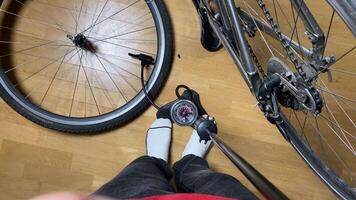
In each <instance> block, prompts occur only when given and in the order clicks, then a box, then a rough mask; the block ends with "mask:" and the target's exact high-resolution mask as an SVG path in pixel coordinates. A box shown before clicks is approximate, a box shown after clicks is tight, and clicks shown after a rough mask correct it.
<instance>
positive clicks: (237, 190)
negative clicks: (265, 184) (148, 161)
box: [173, 155, 258, 200]
mask: <svg viewBox="0 0 356 200" xmlns="http://www.w3.org/2000/svg"><path fill="white" fill-rule="evenodd" d="M173 169H174V175H175V179H176V185H177V187H178V189H179V190H180V191H182V192H187V193H201V194H209V195H215V196H221V197H228V198H238V199H240V200H255V199H258V198H257V197H256V196H255V195H254V194H253V193H252V192H251V191H249V190H248V189H247V188H246V187H245V186H244V185H242V184H241V183H240V182H239V181H238V180H237V179H235V178H234V177H232V176H230V175H227V174H223V173H216V172H213V171H212V170H210V169H209V165H208V162H207V161H206V160H204V159H202V158H200V157H197V156H194V155H187V156H185V157H184V158H182V159H181V160H180V161H178V162H177V163H175V164H174V167H173Z"/></svg>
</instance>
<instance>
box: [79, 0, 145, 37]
mask: <svg viewBox="0 0 356 200" xmlns="http://www.w3.org/2000/svg"><path fill="white" fill-rule="evenodd" d="M139 1H140V0H137V1H135V2H134V3H131V4H130V5H128V6H126V7H125V8H123V9H121V10H119V11H117V12H115V13H114V14H112V15H110V16H109V17H106V18H104V19H103V20H101V21H99V22H97V23H95V24H93V25H91V26H89V27H88V28H87V29H85V30H84V31H82V32H81V33H82V34H83V33H85V32H86V31H88V30H89V29H92V28H94V27H95V26H97V25H99V24H101V23H103V22H105V21H106V20H108V19H110V18H111V17H113V16H115V15H117V14H120V13H121V12H123V11H125V10H126V9H128V8H130V7H131V6H133V5H135V4H136V3H138V2H139Z"/></svg>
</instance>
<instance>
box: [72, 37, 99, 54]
mask: <svg viewBox="0 0 356 200" xmlns="http://www.w3.org/2000/svg"><path fill="white" fill-rule="evenodd" d="M67 38H69V39H70V40H71V41H72V42H73V44H74V45H75V46H76V47H79V48H81V49H83V50H87V51H90V52H92V53H95V52H96V48H95V46H94V44H93V43H92V42H91V41H90V40H88V38H87V37H86V36H85V35H83V34H82V33H79V34H77V35H75V36H73V35H67Z"/></svg>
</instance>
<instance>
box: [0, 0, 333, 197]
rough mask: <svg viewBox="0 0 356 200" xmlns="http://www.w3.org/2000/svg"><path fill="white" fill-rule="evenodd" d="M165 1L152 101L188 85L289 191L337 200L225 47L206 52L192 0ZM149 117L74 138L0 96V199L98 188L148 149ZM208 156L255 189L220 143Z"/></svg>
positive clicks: (180, 132)
mask: <svg viewBox="0 0 356 200" xmlns="http://www.w3.org/2000/svg"><path fill="white" fill-rule="evenodd" d="M43 2H46V1H43ZM165 2H166V4H167V6H168V8H169V11H170V14H171V17H172V21H173V24H174V32H175V58H174V63H173V67H172V72H171V74H170V77H169V80H168V82H167V84H166V86H165V88H164V90H163V92H162V93H161V95H160V96H159V98H158V100H157V102H158V103H159V104H163V103H164V102H168V101H170V100H172V99H174V95H175V94H174V89H175V87H176V86H177V85H178V84H186V85H188V86H190V87H191V88H193V89H195V90H196V91H198V92H199V93H200V95H201V98H202V102H203V104H204V105H205V107H206V109H207V110H208V112H209V113H211V114H212V115H213V116H215V118H216V120H217V123H218V127H219V135H220V136H221V138H223V139H224V140H225V141H226V142H227V143H228V144H230V145H231V146H232V148H233V149H234V150H236V151H237V152H238V153H239V154H241V155H242V156H243V157H245V158H246V159H247V160H248V161H250V162H251V163H252V164H253V165H254V166H255V167H256V168H257V169H258V170H260V172H262V173H263V174H264V175H265V176H266V177H267V178H268V179H270V180H271V181H272V182H273V183H274V184H276V185H277V186H278V187H279V188H280V189H281V190H282V191H283V192H284V193H285V194H287V196H289V197H290V198H291V199H305V200H312V199H314V200H319V199H323V200H327V199H335V198H336V197H335V196H334V195H333V194H332V193H331V192H330V191H329V190H328V188H327V187H326V186H325V185H324V184H323V183H322V182H321V181H320V179H319V178H318V177H317V176H316V175H315V174H314V173H313V172H312V171H311V170H310V169H309V168H308V167H307V166H306V164H305V163H304V162H303V161H302V160H301V159H300V157H299V156H298V155H297V154H296V152H294V150H293V149H292V148H291V146H290V145H289V144H288V143H287V142H286V141H285V140H284V139H283V138H282V136H281V135H280V134H279V132H278V130H277V129H276V128H275V127H274V126H272V125H270V124H269V123H268V122H267V121H266V119H265V118H264V117H263V115H262V114H261V112H260V111H259V109H258V108H257V107H256V106H255V104H256V101H255V100H254V98H253V97H252V95H251V94H250V92H249V90H248V88H247V87H246V86H245V83H244V81H243V79H242V77H241V76H240V75H239V73H238V71H237V69H236V67H235V66H234V64H233V62H232V60H231V59H230V57H229V56H228V54H227V52H226V51H224V50H221V51H219V52H215V53H210V52H207V51H205V50H204V49H203V48H202V47H201V44H200V31H199V20H198V16H197V14H196V12H195V8H194V7H193V5H192V3H191V1H190V0H169V1H165ZM154 118H155V110H154V109H153V108H152V107H151V108H150V109H149V110H147V111H146V112H145V113H144V114H143V115H141V116H140V117H139V118H137V119H136V120H134V121H133V122H132V123H130V124H128V125H126V126H124V127H121V128H118V129H116V130H113V131H110V132H108V133H105V134H101V135H93V136H75V135H68V134H63V133H59V132H55V131H52V130H48V129H45V128H42V127H40V126H38V125H36V124H33V123H31V122H29V121H28V120H26V119H25V118H23V117H21V116H20V115H19V114H17V113H16V112H14V111H13V110H12V109H11V108H9V106H8V105H7V104H5V103H4V102H3V101H1V103H0V199H1V200H22V199H28V198H30V197H33V196H35V195H38V194H43V193H47V192H53V191H78V192H83V193H88V194H89V193H91V192H93V191H95V190H96V189H97V188H98V187H100V186H101V185H102V184H104V183H105V182H107V181H108V180H110V179H111V178H112V177H113V176H115V175H116V174H117V173H118V172H119V171H120V170H122V169H123V168H124V167H125V166H126V165H127V164H128V163H130V162H131V161H132V160H134V159H135V158H137V157H138V156H141V155H143V154H144V153H145V133H146V130H147V128H148V127H149V126H150V124H151V123H152V122H153V120H154ZM190 133H191V130H190V128H181V127H175V128H174V133H173V143H172V152H171V153H172V154H171V158H172V159H171V160H172V161H171V162H174V161H177V160H178V159H179V158H180V154H181V152H182V151H183V148H184V145H185V143H186V142H187V140H188V138H189V136H190ZM207 159H208V161H209V163H210V165H211V167H212V168H213V169H214V170H217V171H220V172H224V173H228V174H231V175H233V176H235V177H236V178H238V179H239V180H241V182H243V183H244V184H246V185H247V186H248V187H249V188H250V189H251V190H252V191H254V192H256V193H257V191H256V189H254V187H253V186H252V185H251V184H250V183H249V182H248V181H247V180H246V179H245V178H244V177H243V175H242V174H241V173H239V171H238V170H237V169H236V168H235V167H234V166H233V165H232V164H231V163H230V161H228V160H227V158H225V157H224V156H223V154H222V153H221V152H220V151H219V150H218V149H217V148H213V149H212V151H211V152H210V154H209V155H208V157H207Z"/></svg>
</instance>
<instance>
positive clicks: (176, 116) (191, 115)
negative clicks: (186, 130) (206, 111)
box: [171, 100, 198, 126]
mask: <svg viewBox="0 0 356 200" xmlns="http://www.w3.org/2000/svg"><path fill="white" fill-rule="evenodd" d="M171 117H172V120H173V121H174V122H175V123H176V124H178V125H180V126H190V125H192V124H194V122H195V121H196V120H197V118H198V109H197V107H196V106H195V104H194V103H193V102H191V101H188V100H178V101H177V102H176V103H174V104H173V106H172V108H171Z"/></svg>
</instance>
